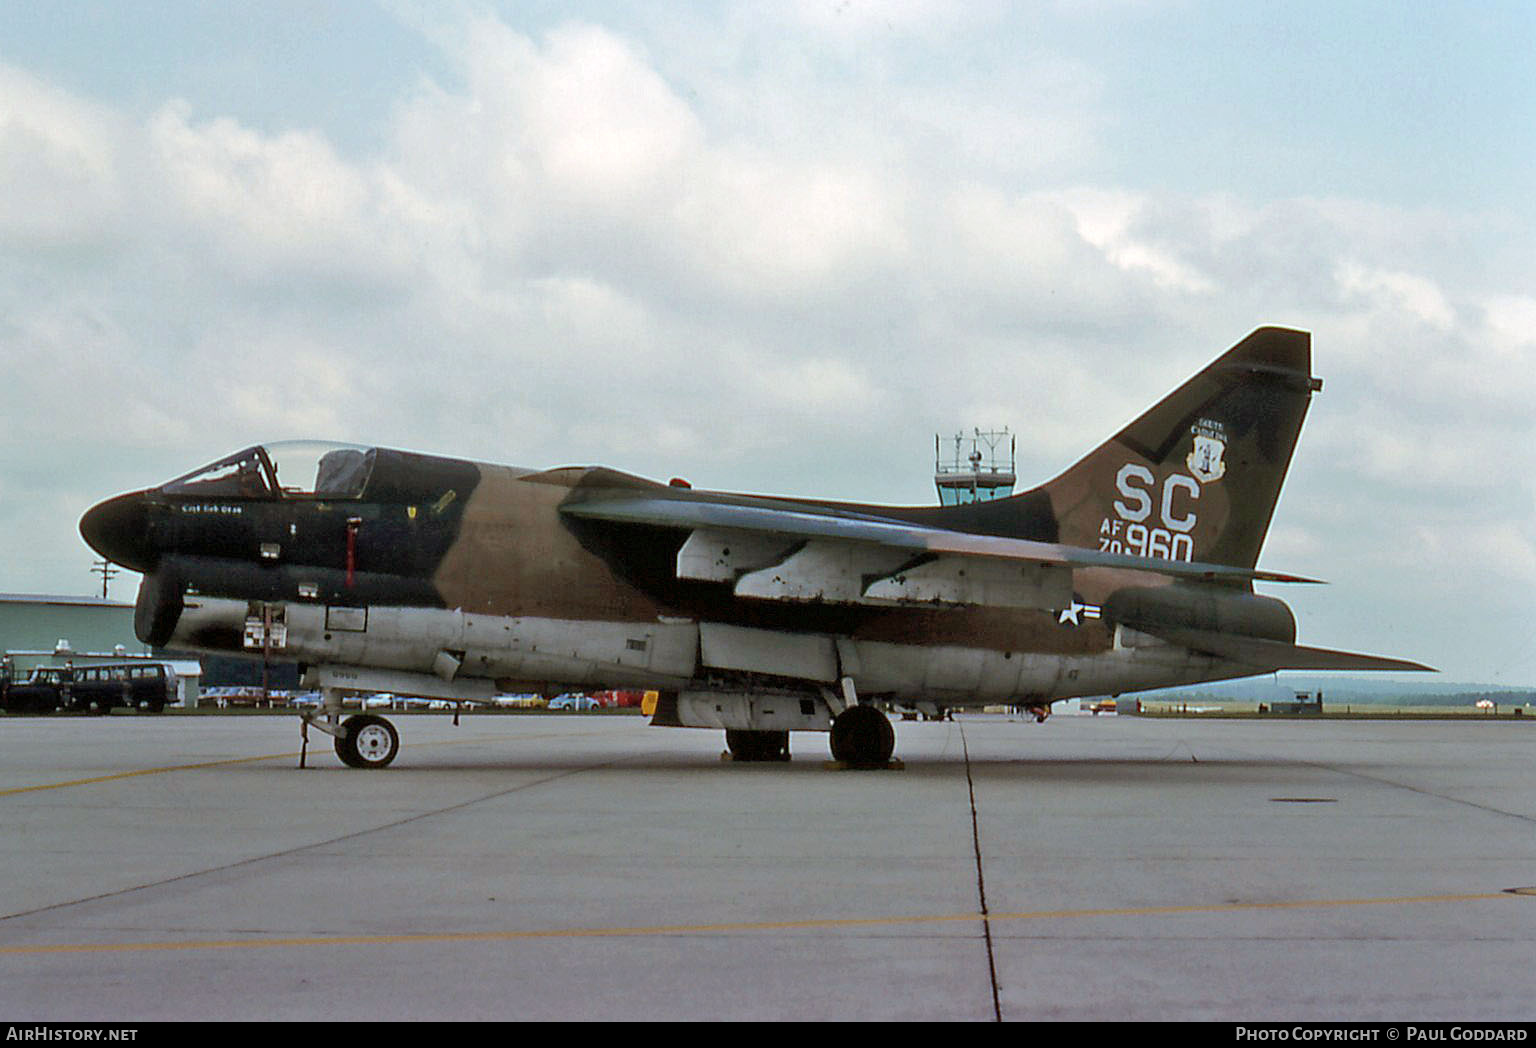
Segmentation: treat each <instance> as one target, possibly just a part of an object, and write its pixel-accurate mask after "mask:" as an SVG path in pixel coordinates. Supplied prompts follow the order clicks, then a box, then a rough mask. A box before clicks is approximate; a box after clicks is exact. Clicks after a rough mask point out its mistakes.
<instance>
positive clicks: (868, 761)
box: [832, 706, 896, 768]
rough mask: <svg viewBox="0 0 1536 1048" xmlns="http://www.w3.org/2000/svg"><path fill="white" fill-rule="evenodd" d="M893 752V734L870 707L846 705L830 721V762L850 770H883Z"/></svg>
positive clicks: (883, 715)
mask: <svg viewBox="0 0 1536 1048" xmlns="http://www.w3.org/2000/svg"><path fill="white" fill-rule="evenodd" d="M895 750H896V731H895V729H894V728H892V727H891V722H890V721H889V720H887V719H886V716H885V714H884V713H881V712H880V711H879V710H877V709H876V708H875V707H873V706H849V707H848V708H847V709H845V710H843V712H842V713H839V714H838V715H837V719H836V720H834V721H833V722H832V759H833V760H835V761H840V762H841V763H843V764H846V765H848V766H849V767H850V768H883V767H885V766H886V765H888V764H889V763H890V762H891V754H892V753H894V752H895Z"/></svg>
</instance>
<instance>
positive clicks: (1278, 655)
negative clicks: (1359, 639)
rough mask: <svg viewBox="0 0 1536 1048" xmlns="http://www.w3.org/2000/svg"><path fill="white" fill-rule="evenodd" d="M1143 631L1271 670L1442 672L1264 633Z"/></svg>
mask: <svg viewBox="0 0 1536 1048" xmlns="http://www.w3.org/2000/svg"><path fill="white" fill-rule="evenodd" d="M1137 629H1139V630H1141V631H1142V632H1143V633H1150V634H1152V635H1153V636H1154V637H1157V638H1159V639H1160V640H1166V641H1168V642H1169V643H1170V644H1177V645H1180V646H1181V647H1185V648H1191V649H1193V650H1195V651H1203V652H1205V653H1206V654H1208V655H1215V656H1216V657H1217V658H1222V659H1230V660H1231V661H1233V662H1241V663H1243V664H1244V665H1247V666H1253V667H1255V668H1256V669H1261V670H1264V671H1270V670H1396V671H1398V672H1414V673H1438V672H1439V671H1438V670H1436V669H1435V668H1434V667H1432V666H1424V665H1422V664H1420V663H1417V662H1409V661H1407V660H1406V659H1388V658H1383V657H1382V656H1380V655H1360V654H1357V653H1355V652H1352V651H1333V650H1332V649H1330V648H1306V647H1302V646H1301V645H1299V644H1287V643H1286V642H1285V641H1280V640H1264V639H1263V638H1260V637H1243V636H1239V635H1237V634H1234V633H1220V632H1217V631H1215V630H1193V629H1178V628H1171V629H1170V628H1162V627H1157V626H1138V627H1137Z"/></svg>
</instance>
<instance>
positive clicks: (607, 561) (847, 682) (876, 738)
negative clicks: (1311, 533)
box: [80, 328, 1427, 767]
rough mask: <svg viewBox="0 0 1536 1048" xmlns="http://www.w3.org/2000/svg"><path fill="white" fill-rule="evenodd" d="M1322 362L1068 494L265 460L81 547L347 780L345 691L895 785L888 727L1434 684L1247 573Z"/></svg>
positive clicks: (1071, 472) (1199, 417)
mask: <svg viewBox="0 0 1536 1048" xmlns="http://www.w3.org/2000/svg"><path fill="white" fill-rule="evenodd" d="M1321 388H1322V383H1321V381H1320V380H1318V379H1316V378H1313V377H1312V371H1311V338H1310V336H1309V335H1308V334H1307V333H1305V332H1301V331H1291V330H1285V329H1280V328H1261V329H1259V330H1257V331H1255V332H1254V333H1253V334H1251V335H1249V336H1248V337H1247V338H1245V339H1244V340H1243V341H1242V342H1240V343H1239V344H1238V345H1237V346H1235V347H1234V348H1232V349H1231V350H1229V351H1228V352H1226V353H1225V354H1223V355H1222V356H1220V357H1218V358H1217V359H1216V360H1215V361H1214V362H1213V363H1211V364H1210V365H1209V366H1208V367H1206V368H1205V369H1204V370H1202V371H1201V372H1200V373H1199V374H1197V375H1195V376H1194V377H1193V378H1191V379H1190V380H1189V381H1188V382H1186V383H1184V384H1183V385H1182V386H1180V387H1179V388H1178V389H1176V390H1175V391H1174V392H1172V393H1170V394H1169V395H1168V396H1167V397H1165V398H1164V399H1163V400H1161V401H1159V402H1158V403H1157V404H1156V405H1155V406H1154V407H1152V408H1151V409H1150V410H1148V411H1147V412H1146V413H1145V414H1143V415H1142V416H1141V417H1140V418H1138V419H1136V420H1135V421H1134V422H1132V423H1131V424H1130V425H1128V426H1126V427H1125V428H1124V429H1123V430H1121V431H1120V432H1119V433H1117V434H1116V435H1115V436H1114V437H1113V438H1111V439H1110V440H1108V441H1107V442H1105V443H1104V444H1103V445H1101V446H1100V447H1098V448H1097V449H1095V450H1094V451H1092V452H1091V453H1089V454H1088V456H1087V457H1085V458H1084V459H1082V461H1080V462H1078V463H1077V464H1076V465H1074V466H1072V467H1071V468H1070V469H1068V470H1067V471H1066V472H1065V473H1063V474H1061V475H1060V476H1059V477H1057V478H1056V479H1054V480H1052V481H1050V482H1049V483H1046V484H1044V485H1041V486H1040V487H1037V488H1034V489H1033V490H1031V491H1027V492H1024V493H1023V494H1019V495H1016V496H1013V497H1011V498H1006V499H999V500H997V501H993V502H983V503H975V504H970V505H961V506H948V507H881V506H867V505H853V504H847V503H837V502H824V501H813V500H807V499H789V498H778V497H764V496H753V495H738V494H724V493H719V492H711V491H695V490H692V489H689V488H687V487H685V486H677V485H665V484H659V483H656V482H654V481H650V480H644V479H641V478H639V477H634V476H628V475H626V474H623V473H618V472H614V471H613V470H609V469H604V468H599V467H569V468H561V469H551V470H545V471H542V472H539V471H532V470H525V469H517V468H513V467H510V466H497V465H487V464H483V463H477V462H466V461H461V460H457V459H449V458H440V457H435V456H431V455H422V454H415V453H410V452H404V451H394V450H390V449H388V448H368V447H354V446H343V445H334V444H317V443H278V444H268V445H264V446H259V447H252V448H248V449H246V450H244V451H241V452H238V453H236V454H234V455H230V456H228V457H227V458H223V459H220V460H218V461H217V462H214V463H213V464H211V465H208V466H205V467H203V468H201V469H197V470H194V471H192V472H191V473H188V474H186V475H185V476H182V477H179V478H177V479H175V480H172V481H170V482H168V483H166V484H162V485H161V486H159V487H157V488H151V489H149V490H147V491H140V492H136V493H133V494H128V495H122V496H119V497H117V498H114V499H111V500H109V501H107V502H104V503H102V504H101V505H99V506H96V507H95V508H94V509H92V510H90V511H89V512H88V513H87V514H86V515H85V517H84V518H83V519H82V520H81V522H80V530H81V533H82V534H83V535H84V537H85V539H86V541H87V542H88V543H89V544H90V545H91V547H92V548H93V549H95V550H96V551H97V552H98V553H100V554H101V555H102V556H104V557H106V558H108V559H110V560H112V561H114V562H116V563H118V564H121V565H123V566H125V567H128V568H131V569H133V570H135V571H140V572H143V573H144V580H143V583H142V585H141V586H140V589H139V597H138V604H137V608H136V612H135V618H134V623H135V630H136V632H137V633H138V635H139V637H140V639H142V640H143V641H144V642H145V643H147V644H151V645H155V646H157V647H158V646H165V647H171V648H176V649H187V650H193V651H203V652H212V653H220V654H224V653H231V652H233V653H244V654H247V655H260V654H263V653H265V654H267V655H268V656H270V657H275V658H281V659H286V660H293V661H297V662H299V663H301V664H302V665H303V666H304V667H305V672H306V677H307V678H308V680H309V681H310V682H311V685H310V686H319V687H321V688H322V689H323V690H324V692H325V694H326V696H327V699H326V702H325V704H324V706H323V707H322V709H321V710H320V711H318V712H315V713H308V714H305V715H304V716H305V717H306V718H307V720H308V722H309V723H313V724H314V725H316V726H317V727H318V728H319V729H321V730H323V731H326V732H327V733H329V734H331V735H333V736H334V738H335V748H336V752H337V753H338V755H339V756H340V757H341V759H342V760H343V761H345V762H346V763H347V764H349V765H352V766H355V767H383V766H385V765H387V764H389V763H390V761H391V760H393V759H394V757H395V754H396V751H397V749H398V746H399V740H398V735H397V733H396V731H395V729H394V727H393V726H392V725H390V724H389V722H388V721H386V720H384V719H383V718H381V717H378V716H375V715H372V714H363V715H360V716H354V717H351V718H349V719H348V720H347V721H345V722H344V723H343V722H342V721H341V701H340V696H341V694H342V692H343V691H345V690H383V691H392V692H396V693H400V694H408V695H422V696H430V697H441V698H454V699H460V700H470V701H489V699H490V697H491V696H492V695H493V694H496V693H498V692H529V691H538V692H543V693H545V694H547V695H548V694H556V693H559V692H562V691H568V690H588V689H598V688H644V689H656V690H658V691H660V692H661V700H660V702H659V704H658V707H657V711H656V714H655V716H654V718H653V723H656V724H662V725H675V726H694V727H712V728H716V729H722V728H723V729H724V730H725V736H726V743H727V745H728V747H729V748H730V750H731V751H732V753H733V754H734V755H735V756H736V757H737V758H738V759H742V760H774V759H783V758H785V757H787V755H788V740H789V732H791V731H800V730H809V731H830V733H831V744H832V753H833V755H834V756H835V757H836V758H838V759H840V760H845V761H848V762H849V763H852V764H859V765H878V764H883V763H885V762H887V761H888V760H889V759H890V756H891V754H892V751H893V745H894V734H893V732H892V730H891V726H890V723H889V721H887V719H886V717H885V715H884V714H883V713H882V712H881V709H880V705H881V704H882V703H885V704H892V703H894V704H903V703H904V704H907V705H912V706H918V707H923V706H924V705H925V704H927V705H933V706H937V707H943V708H961V707H966V706H979V705H982V704H991V703H1009V704H1015V705H1030V706H1036V707H1040V708H1045V709H1048V708H1049V704H1050V703H1051V702H1052V701H1054V700H1057V699H1063V698H1068V697H1073V696H1083V695H1099V694H1111V693H1121V692H1130V691H1137V690H1141V689H1147V688H1157V687H1164V686H1168V685H1184V684H1192V683H1196V682H1200V681H1210V680H1222V679H1227V678H1233V677H1244V676H1251V675H1255V674H1260V673H1267V672H1270V671H1272V670H1277V669H1292V668H1294V669H1343V670H1421V669H1427V667H1424V666H1420V665H1418V664H1417V663H1412V662H1404V661H1400V660H1396V659H1388V658H1379V657H1375V656H1370V655H1357V654H1351V653H1348V652H1340V651H1329V650H1325V649H1319V648H1310V647H1301V646H1298V645H1297V644H1296V643H1295V639H1296V624H1295V619H1294V617H1293V616H1292V614H1291V611H1290V609H1289V608H1288V607H1287V606H1286V605H1285V604H1284V603H1282V602H1281V601H1279V600H1276V599H1274V598H1272V597H1266V596H1260V595H1257V594H1255V593H1254V592H1253V584H1254V583H1255V582H1305V581H1310V580H1306V579H1301V578H1299V577H1297V576H1293V575H1284V574H1278V573H1275V572H1270V571H1263V570H1259V569H1258V568H1257V567H1256V566H1255V565H1256V564H1257V561H1258V557H1259V550H1260V547H1261V545H1262V544H1263V541H1264V535H1265V532H1266V530H1267V529H1268V527H1269V522H1270V517H1271V515H1272V514H1273V512H1274V509H1275V503H1276V500H1277V499H1278V497H1279V494H1280V487H1281V483H1282V481H1283V480H1284V478H1285V473H1286V469H1287V467H1288V466H1289V464H1290V460H1291V453H1292V450H1293V449H1294V447H1295V442H1296V437H1297V434H1298V433H1299V431H1300V429H1301V423H1302V419H1303V417H1304V415H1305V414H1306V410H1307V406H1308V403H1309V401H1310V399H1311V396H1312V394H1313V393H1314V392H1317V391H1318V390H1320V389H1321Z"/></svg>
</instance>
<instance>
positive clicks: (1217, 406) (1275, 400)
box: [1031, 327, 1322, 568]
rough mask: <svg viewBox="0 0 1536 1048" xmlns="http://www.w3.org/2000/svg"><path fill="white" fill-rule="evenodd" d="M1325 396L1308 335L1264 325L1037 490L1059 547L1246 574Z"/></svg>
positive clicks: (1261, 544)
mask: <svg viewBox="0 0 1536 1048" xmlns="http://www.w3.org/2000/svg"><path fill="white" fill-rule="evenodd" d="M1321 388H1322V382H1321V381H1320V380H1319V379H1315V378H1313V377H1312V336H1311V335H1310V334H1308V333H1307V332H1305V331H1293V330H1290V329H1287V328H1275V327H1264V328H1259V329H1258V330H1257V331H1255V332H1253V334H1251V335H1249V336H1248V337H1247V338H1245V339H1243V340H1242V341H1241V342H1239V343H1238V344H1237V345H1235V346H1233V347H1232V348H1231V349H1229V350H1228V351H1227V352H1225V353H1223V354H1222V355H1221V356H1220V357H1217V358H1216V360H1215V361H1213V362H1212V363H1211V364H1210V365H1208V366H1207V367H1206V368H1204V369H1203V370H1202V371H1201V372H1200V373H1199V374H1197V375H1195V376H1194V377H1193V378H1191V379H1190V380H1189V381H1188V382H1185V383H1184V384H1183V385H1182V386H1180V387H1179V388H1178V389H1176V390H1174V391H1173V392H1172V393H1170V394H1168V395H1167V396H1166V397H1164V398H1163V399H1162V400H1161V401H1159V402H1158V403H1157V404H1155V405H1154V406H1153V407H1152V408H1150V409H1149V410H1148V411H1147V412H1146V413H1145V414H1143V415H1142V416H1141V417H1140V418H1138V419H1136V421H1134V422H1132V423H1131V424H1130V425H1128V426H1126V427H1125V428H1124V429H1122V430H1121V431H1120V432H1119V433H1117V434H1115V435H1114V436H1113V437H1112V438H1110V439H1109V440H1108V441H1106V442H1105V443H1104V444H1102V445H1100V446H1099V447H1098V448H1095V449H1094V450H1093V451H1091V452H1089V454H1088V455H1087V456H1085V457H1084V458H1083V459H1082V460H1081V461H1080V462H1078V463H1077V464H1076V465H1074V466H1072V467H1071V468H1070V469H1068V470H1067V471H1066V472H1065V473H1063V474H1061V475H1060V476H1059V477H1057V478H1056V479H1055V480H1052V481H1050V482H1049V483H1047V484H1044V485H1042V486H1041V487H1039V488H1037V489H1035V492H1034V493H1040V494H1044V495H1046V496H1048V498H1049V502H1050V505H1051V509H1052V512H1053V515H1054V517H1055V520H1056V524H1057V533H1058V536H1059V538H1058V541H1060V542H1063V543H1068V544H1071V545H1074V546H1085V547H1089V548H1093V549H1103V550H1107V551H1110V552H1116V553H1129V554H1133V555H1136V556H1151V557H1168V558H1171V559H1175V560H1196V561H1206V562H1209V563H1214V564H1229V565H1234V566H1237V567H1243V568H1251V567H1253V566H1254V565H1255V564H1256V563H1257V561H1258V558H1259V550H1260V548H1261V547H1262V546H1263V544H1264V536H1265V533H1266V532H1267V531H1268V530H1269V522H1270V518H1271V517H1272V516H1273V515H1274V512H1275V504H1276V502H1277V501H1278V500H1279V497H1280V487H1281V485H1282V484H1283V483H1284V481H1285V473H1286V470H1287V469H1288V468H1289V466H1290V463H1291V453H1292V452H1293V451H1294V450H1295V448H1296V438H1297V436H1298V434H1299V433H1300V432H1301V423H1302V420H1303V419H1304V418H1305V417H1306V413H1307V405H1308V402H1309V401H1310V400H1311V396H1312V394H1313V393H1314V392H1315V391H1317V390H1319V389H1321ZM1034 493H1031V494H1034Z"/></svg>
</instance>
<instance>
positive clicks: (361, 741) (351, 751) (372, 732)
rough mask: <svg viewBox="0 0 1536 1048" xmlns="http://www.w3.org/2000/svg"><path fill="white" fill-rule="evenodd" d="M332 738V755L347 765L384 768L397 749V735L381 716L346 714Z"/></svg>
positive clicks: (398, 740) (398, 743)
mask: <svg viewBox="0 0 1536 1048" xmlns="http://www.w3.org/2000/svg"><path fill="white" fill-rule="evenodd" d="M341 730H342V735H341V736H340V737H339V738H337V740H336V756H338V757H340V758H341V762H342V763H343V764H345V765H346V766H347V767H349V768H387V767H389V762H390V761H392V760H394V759H395V754H397V753H399V752H400V735H399V733H398V732H396V731H395V726H394V725H393V724H391V723H389V721H387V720H385V719H384V718H383V717H375V716H374V715H373V714H371V713H365V714H362V715H361V716H357V717H348V718H347V719H346V720H345V721H344V722H343V723H342V725H341Z"/></svg>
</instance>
